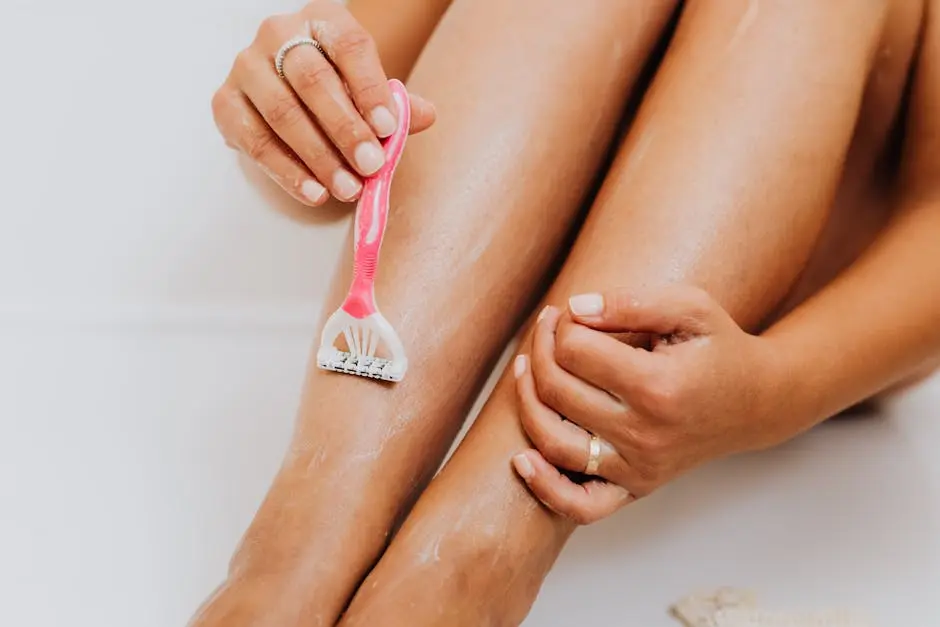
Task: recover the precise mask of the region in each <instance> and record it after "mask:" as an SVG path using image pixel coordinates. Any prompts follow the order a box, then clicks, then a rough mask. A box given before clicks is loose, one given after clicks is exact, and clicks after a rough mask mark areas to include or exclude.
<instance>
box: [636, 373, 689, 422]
mask: <svg viewBox="0 0 940 627" xmlns="http://www.w3.org/2000/svg"><path fill="white" fill-rule="evenodd" d="M644 387H645V395H644V396H645V404H646V405H647V408H648V409H650V410H651V411H652V413H654V414H656V415H658V416H663V415H666V416H669V415H672V413H673V412H674V411H675V410H676V408H677V407H678V406H679V404H680V399H681V396H682V384H681V382H680V381H679V378H678V377H676V376H665V375H664V374H663V373H660V374H658V375H657V376H651V377H650V378H649V380H647V381H646V384H645V386H644Z"/></svg>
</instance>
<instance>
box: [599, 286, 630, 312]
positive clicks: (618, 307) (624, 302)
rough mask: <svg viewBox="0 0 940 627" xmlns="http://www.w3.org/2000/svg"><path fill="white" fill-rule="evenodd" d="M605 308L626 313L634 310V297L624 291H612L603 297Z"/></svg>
mask: <svg viewBox="0 0 940 627" xmlns="http://www.w3.org/2000/svg"><path fill="white" fill-rule="evenodd" d="M604 300H605V301H606V302H607V307H608V308H609V309H610V310H611V311H615V312H627V311H629V310H631V309H633V308H634V305H635V303H636V297H635V296H634V295H633V294H632V293H631V292H628V291H626V290H622V289H621V290H614V291H612V292H609V293H607V294H605V295H604Z"/></svg>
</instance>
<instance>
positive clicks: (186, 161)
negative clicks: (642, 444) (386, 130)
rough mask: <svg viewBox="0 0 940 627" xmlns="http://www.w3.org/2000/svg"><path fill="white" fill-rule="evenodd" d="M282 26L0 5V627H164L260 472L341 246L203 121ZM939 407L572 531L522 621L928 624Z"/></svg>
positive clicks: (727, 473)
mask: <svg viewBox="0 0 940 627" xmlns="http://www.w3.org/2000/svg"><path fill="white" fill-rule="evenodd" d="M290 8H291V6H290V4H289V3H285V2H278V1H276V0H270V1H269V2H266V3H263V2H258V1H253V0H226V1H225V2H222V1H221V0H204V1H202V2H200V1H198V0H189V1H187V2H184V1H183V0H162V1H161V2H155V3H133V2H132V3H128V2H117V1H116V0H115V1H108V0H89V1H88V2H84V3H82V2H67V1H65V0H46V2H38V1H27V0H12V1H11V0H4V1H3V3H2V4H0V70H2V74H0V80H2V83H0V85H2V92H0V125H2V129H3V133H2V135H0V624H2V625H10V626H14V625H15V626H17V627H61V626H63V625H69V626H70V627H92V626H94V627H112V626H113V627H118V626H126V625H133V626H134V627H170V626H173V625H183V624H184V623H185V622H186V620H187V618H188V615H189V613H190V612H191V611H192V610H193V609H194V607H195V606H196V605H197V604H198V603H199V602H200V600H201V599H202V597H203V596H204V595H206V594H207V593H208V592H209V591H210V589H211V588H212V587H214V585H215V584H216V583H217V582H218V580H219V579H220V578H221V576H222V574H223V572H224V568H225V564H226V560H227V558H228V555H229V553H230V551H231V549H232V547H233V546H234V544H235V542H236V540H237V538H238V536H239V535H240V533H241V532H242V530H243V529H244V527H245V525H246V524H247V523H248V521H249V520H250V517H251V515H252V513H253V511H254V508H255V507H256V505H257V504H258V502H259V500H260V498H261V496H262V494H263V493H264V490H265V488H266V486H267V483H268V481H269V480H270V478H271V476H272V474H273V472H274V470H275V468H276V467H277V464H278V462H279V460H280V456H281V452H282V449H283V447H284V445H285V442H286V439H287V436H288V432H289V428H290V423H291V419H292V416H293V412H294V409H295V404H296V400H297V398H298V391H299V386H300V381H301V376H302V372H303V369H304V364H305V359H306V355H307V349H308V347H309V345H310V343H311V340H312V338H313V335H314V332H315V329H314V328H313V326H312V325H313V321H314V313H315V312H316V310H317V307H316V303H317V301H318V299H320V298H321V297H322V295H323V293H324V291H325V285H326V281H327V277H328V276H329V275H330V273H331V270H332V264H333V260H334V259H335V258H336V252H337V250H338V247H339V246H340V245H341V241H340V239H341V235H342V233H343V232H344V231H345V229H346V228H347V225H346V222H345V221H342V220H337V219H336V218H337V216H335V215H333V216H326V217H325V218H323V217H321V218H319V219H317V220H315V221H314V223H310V221H309V220H308V221H307V223H302V222H297V221H295V220H291V219H289V218H288V217H285V215H284V212H288V213H290V212H294V213H297V211H296V207H293V206H292V205H291V204H290V202H289V201H288V202H284V201H283V200H282V199H280V196H279V195H278V194H277V193H276V192H275V191H274V190H272V189H271V188H270V187H269V186H265V185H264V184H261V183H258V180H259V179H258V177H257V175H256V174H255V173H254V172H253V170H251V169H250V168H244V167H242V165H241V164H239V162H238V161H237V160H236V159H235V157H234V156H233V154H231V153H230V152H229V151H228V150H227V149H225V148H224V146H223V144H222V142H221V140H220V139H219V138H218V137H217V136H216V132H215V128H214V126H213V123H212V120H211V117H210V113H209V98H210V96H211V93H212V91H213V90H214V88H215V87H216V86H217V84H218V83H219V82H220V81H221V80H222V78H223V77H224V75H225V73H226V71H227V69H228V66H229V64H230V61H231V59H232V57H233V56H234V54H235V52H236V51H237V50H238V49H239V48H240V47H241V46H243V45H244V44H246V43H247V42H248V41H249V40H250V38H251V35H252V33H253V30H254V28H255V26H256V25H257V23H258V22H259V21H260V19H261V18H262V17H264V16H265V15H266V14H268V13H273V12H281V11H285V10H289V9H290ZM938 402H940V382H938V381H937V380H935V381H934V382H933V383H932V384H928V385H926V386H924V387H922V388H921V389H920V390H917V391H916V392H914V393H912V394H909V395H908V396H907V397H906V398H904V399H902V400H901V401H900V402H898V403H896V404H895V406H894V407H892V408H891V409H890V410H889V411H888V412H887V415H886V416H884V417H876V418H870V419H865V420H857V421H841V422H838V423H833V424H830V425H827V426H825V427H823V428H821V429H818V430H816V431H815V432H813V433H811V434H809V435H808V436H806V437H803V438H801V439H799V440H798V441H796V442H793V443H791V444H790V445H788V446H785V447H783V448H782V449H780V450H777V451H774V452H772V453H768V454H763V455H753V456H747V457H742V458H737V459H733V460H729V461H726V462H723V463H719V464H715V465H713V466H711V467H709V468H706V469H704V470H701V471H699V472H697V473H694V474H693V475H692V476H690V477H687V478H686V479H683V480H682V481H680V482H678V483H677V484H675V485H673V486H671V487H670V488H668V489H666V490H663V491H662V493H660V494H657V495H656V496H654V497H653V498H650V499H649V500H648V501H646V502H643V503H640V504H637V505H636V506H634V507H631V508H629V509H628V510H627V511H626V512H624V513H623V514H622V515H620V516H619V517H616V518H614V519H612V520H609V521H607V522H604V523H602V524H599V525H597V526H595V527H593V528H591V529H588V530H585V531H582V532H581V533H580V534H579V535H578V536H576V539H575V541H574V542H573V543H572V545H571V546H570V548H569V550H568V551H567V552H566V553H565V554H564V555H563V557H562V559H561V561H560V563H559V565H558V567H557V569H556V570H555V572H554V573H553V574H552V576H551V577H550V579H549V581H548V583H547V585H546V587H545V589H544V590H543V593H542V596H541V598H540V600H539V602H538V603H537V604H536V607H535V609H534V611H533V614H532V617H531V619H530V621H529V623H527V624H529V625H535V626H546V627H554V626H558V627H562V626H569V625H585V624H599V621H601V620H604V621H605V622H604V623H603V624H618V625H619V624H623V625H644V626H659V625H662V626H666V625H670V624H672V623H671V622H670V621H669V619H668V618H666V617H665V614H664V608H665V607H666V606H667V605H668V604H669V603H670V602H672V601H674V600H675V599H676V598H678V597H680V596H682V595H683V594H685V593H687V592H690V591H693V590H697V589H702V588H706V589H707V588H712V587H715V586H717V585H722V584H732V585H739V586H745V587H752V588H754V589H756V590H757V591H759V592H760V593H761V595H762V597H763V598H764V599H766V601H767V605H768V606H771V607H777V608H784V607H786V608H825V607H850V608H856V609H861V610H864V611H867V612H869V613H870V614H871V615H872V616H874V617H876V618H877V619H878V622H879V623H880V624H881V625H884V626H888V625H926V624H936V623H937V622H938V617H940V610H938V609H937V608H935V606H934V604H935V602H936V599H935V597H936V591H937V590H938V589H940V534H938V530H940V525H938V518H940V459H938V456H937V454H936V451H937V444H938V443H940V424H938V421H937V414H938V412H937V409H936V408H937V406H938ZM609 621H612V622H609Z"/></svg>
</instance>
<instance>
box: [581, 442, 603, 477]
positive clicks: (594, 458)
mask: <svg viewBox="0 0 940 627" xmlns="http://www.w3.org/2000/svg"><path fill="white" fill-rule="evenodd" d="M600 465H601V440H600V438H598V437H597V436H596V435H594V434H591V439H590V440H589V441H588V458H587V464H585V466H584V474H586V475H596V474H597V469H598V468H600Z"/></svg>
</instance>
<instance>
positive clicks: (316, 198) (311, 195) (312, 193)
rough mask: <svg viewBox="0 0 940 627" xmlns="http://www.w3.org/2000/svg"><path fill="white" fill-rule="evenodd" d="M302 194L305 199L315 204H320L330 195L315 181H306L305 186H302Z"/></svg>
mask: <svg viewBox="0 0 940 627" xmlns="http://www.w3.org/2000/svg"><path fill="white" fill-rule="evenodd" d="M300 192H301V193H302V194H303V195H304V198H306V199H307V200H309V201H310V202H312V203H314V204H320V203H321V202H323V201H324V200H325V198H326V196H327V195H328V194H329V192H327V191H326V188H325V187H323V186H322V185H320V184H319V183H317V182H316V181H314V180H309V181H304V184H303V185H301V186H300Z"/></svg>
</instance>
